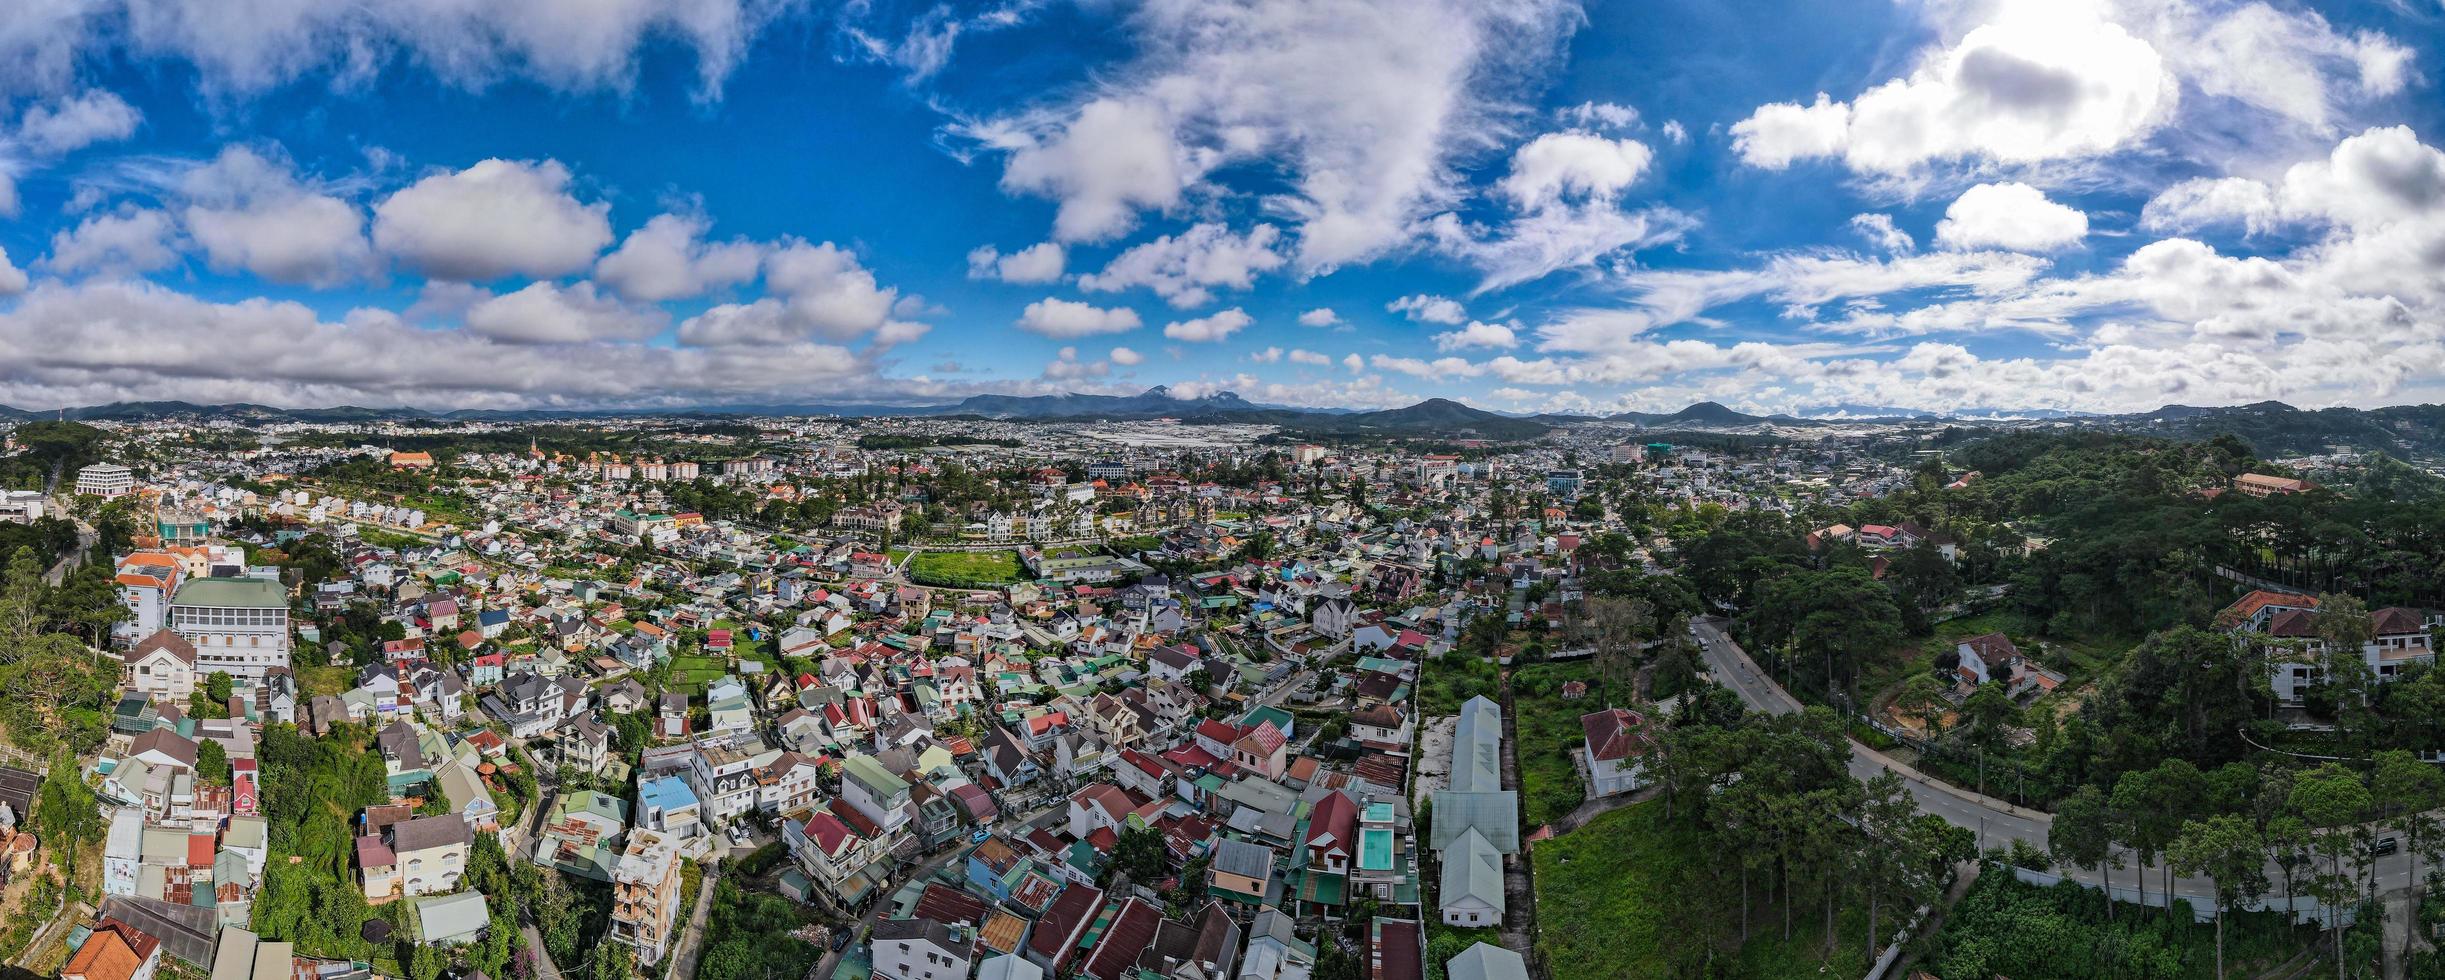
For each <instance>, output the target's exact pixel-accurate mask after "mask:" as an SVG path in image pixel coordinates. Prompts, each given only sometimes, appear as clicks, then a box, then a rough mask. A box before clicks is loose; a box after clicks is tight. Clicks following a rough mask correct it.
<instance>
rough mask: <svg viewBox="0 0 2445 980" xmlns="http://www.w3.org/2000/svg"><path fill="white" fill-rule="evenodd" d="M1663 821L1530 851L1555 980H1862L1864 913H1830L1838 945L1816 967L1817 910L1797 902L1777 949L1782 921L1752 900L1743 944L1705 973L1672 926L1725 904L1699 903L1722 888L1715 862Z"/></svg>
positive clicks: (1645, 806) (1697, 948)
mask: <svg viewBox="0 0 2445 980" xmlns="http://www.w3.org/2000/svg"><path fill="white" fill-rule="evenodd" d="M1663 815H1664V810H1663V804H1662V803H1653V802H1651V803H1641V804H1638V805H1636V806H1629V807H1624V808H1622V809H1619V810H1615V811H1613V812H1611V813H1608V814H1605V815H1604V816H1601V817H1598V818H1596V819H1595V820H1594V821H1592V822H1590V823H1589V824H1588V825H1587V826H1585V827H1581V828H1579V829H1578V830H1575V831H1572V832H1571V833H1568V834H1565V835H1563V836H1561V837H1556V838H1554V839H1552V840H1548V841H1545V842H1543V843H1539V844H1537V845H1536V849H1535V851H1534V860H1535V862H1536V882H1537V918H1538V933H1539V934H1538V936H1537V937H1536V938H1537V945H1538V948H1539V949H1540V950H1542V951H1543V953H1544V956H1545V960H1546V965H1547V967H1548V968H1549V969H1550V971H1551V974H1552V976H1553V980H1616V978H1650V977H1654V978H1661V977H1668V976H1683V975H1698V974H1705V975H1718V976H1739V977H1817V976H1827V977H1856V976H1863V975H1865V974H1866V973H1867V968H1868V957H1867V955H1866V953H1865V952H1864V950H1863V949H1862V947H1861V946H1860V937H1861V936H1862V935H1863V934H1864V933H1865V932H1866V930H1865V928H1864V927H1865V923H1864V922H1863V921H1862V920H1863V919H1864V918H1865V915H1864V913H1863V912H1861V911H1860V910H1858V909H1848V908H1846V909H1843V910H1842V911H1841V912H1840V914H1839V915H1838V916H1837V918H1836V923H1837V925H1836V935H1837V936H1838V937H1839V942H1838V943H1837V945H1836V946H1835V948H1834V952H1833V955H1832V957H1831V958H1825V957H1821V956H1819V955H1818V954H1819V952H1820V951H1821V950H1822V949H1823V948H1824V930H1823V925H1824V920H1823V916H1822V911H1821V909H1819V908H1818V907H1816V906H1815V905H1814V903H1813V902H1804V903H1803V905H1802V907H1801V908H1799V909H1798V910H1797V912H1796V914H1795V915H1794V916H1793V917H1792V919H1793V922H1792V924H1793V927H1794V928H1793V931H1792V935H1791V939H1790V940H1789V941H1788V942H1786V941H1784V940H1783V937H1782V930H1781V928H1780V926H1781V918H1780V913H1779V912H1777V911H1775V910H1773V909H1771V908H1769V907H1767V906H1766V904H1765V902H1764V900H1763V898H1762V897H1761V898H1758V899H1757V900H1756V902H1755V904H1754V905H1753V906H1752V907H1751V911H1750V914H1751V920H1750V921H1751V930H1750V939H1749V942H1748V943H1747V944H1746V945H1744V946H1742V947H1741V948H1740V949H1739V950H1737V951H1734V952H1725V953H1720V954H1718V955H1716V956H1715V958H1714V959H1713V960H1712V961H1711V962H1709V961H1708V960H1707V957H1706V950H1705V943H1704V939H1703V937H1698V936H1690V935H1684V934H1682V932H1681V930H1680V927H1679V926H1676V924H1675V923H1676V917H1685V916H1687V915H1688V914H1690V913H1689V911H1688V910H1689V909H1692V908H1700V907H1713V908H1721V907H1722V905H1723V904H1725V902H1726V899H1725V896H1724V895H1723V894H1721V893H1716V894H1708V895H1701V894H1699V893H1700V892H1701V891H1702V890H1708V889H1720V888H1724V887H1725V884H1724V883H1723V882H1721V881H1717V880H1714V875H1713V874H1712V873H1711V871H1710V869H1712V868H1713V867H1714V866H1715V865H1716V864H1717V863H1718V861H1717V859H1716V857H1715V856H1713V855H1709V854H1705V853H1703V849H1702V848H1701V846H1700V844H1699V842H1698V840H1697V839H1696V837H1695V835H1693V834H1692V833H1691V832H1689V831H1685V830H1678V829H1674V828H1671V827H1668V826H1666V825H1665V824H1664V823H1663ZM1728 891H1729V894H1730V898H1729V899H1728V902H1729V905H1730V911H1731V915H1732V916H1733V924H1732V925H1731V926H1730V927H1729V928H1728V929H1727V930H1726V931H1727V933H1728V934H1733V935H1736V934H1737V930H1738V924H1737V916H1738V915H1739V908H1740V905H1739V897H1738V896H1739V892H1738V890H1737V888H1736V887H1735V888H1731V889H1728ZM1710 914H1713V913H1710Z"/></svg>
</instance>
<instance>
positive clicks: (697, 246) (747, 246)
mask: <svg viewBox="0 0 2445 980" xmlns="http://www.w3.org/2000/svg"><path fill="white" fill-rule="evenodd" d="M711 227H712V222H711V221H709V220H707V219H706V218H704V217H703V216H701V215H693V214H658V215H655V216H654V217H653V218H652V219H650V220H648V221H646V223H645V225H644V226H643V227H641V228H638V229H637V230H635V231H632V232H629V233H628V238H627V239H626V240H624V241H622V242H621V243H620V247H619V248H617V249H615V250H613V251H612V252H611V254H609V255H605V256H603V258H602V260H601V261H598V262H596V263H595V264H594V278H595V280H596V281H598V282H601V283H602V284H603V285H605V286H608V287H610V288H611V289H612V291H614V292H617V293H619V294H620V295H622V296H625V297H627V298H629V299H632V300H636V301H639V302H646V303H658V302H661V301H663V300H672V299H687V298H690V297H695V296H702V295H704V294H705V293H707V292H710V291H713V290H716V289H722V288H724V287H728V286H735V285H738V284H739V283H743V282H746V281H748V280H750V279H754V278H755V277H756V269H757V267H758V266H760V265H762V264H763V262H764V250H763V249H762V248H760V247H758V246H757V245H756V244H755V243H753V242H750V241H747V240H746V239H743V238H734V239H731V240H730V241H727V242H709V241H706V240H704V239H705V232H706V231H708V230H710V229H711Z"/></svg>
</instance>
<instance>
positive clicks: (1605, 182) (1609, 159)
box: [1495, 132, 1655, 211]
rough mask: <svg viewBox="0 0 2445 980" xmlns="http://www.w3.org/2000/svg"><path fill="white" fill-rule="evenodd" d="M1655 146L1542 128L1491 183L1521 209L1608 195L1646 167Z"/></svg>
mask: <svg viewBox="0 0 2445 980" xmlns="http://www.w3.org/2000/svg"><path fill="white" fill-rule="evenodd" d="M1654 159H1655V152H1654V151H1652V150H1649V149H1648V148H1647V145H1646V144H1644V143H1641V142H1639V141H1637V140H1629V139H1619V140H1616V139H1606V138H1604V137H1602V136H1598V135H1596V134H1594V133H1587V132H1564V133H1547V134H1545V135H1543V136H1539V137H1537V138H1536V139H1534V140H1531V141H1529V143H1528V145H1526V146H1522V147H1520V148H1519V150H1518V151H1517V152H1515V153H1513V154H1512V155H1511V172H1510V173H1509V174H1507V175H1505V176H1504V177H1503V179H1502V180H1501V182H1499V183H1498V184H1496V185H1495V186H1496V187H1497V189H1499V190H1501V191H1502V193H1503V194H1504V195H1505V196H1507V197H1509V198H1510V199H1511V203H1512V205H1513V206H1515V207H1518V208H1519V209H1521V210H1523V211H1533V210H1536V209H1538V208H1544V207H1550V206H1553V205H1555V204H1558V203H1561V202H1562V201H1563V200H1564V199H1565V198H1569V197H1580V198H1600V199H1604V200H1611V199H1613V198H1615V197H1617V196H1619V195H1620V194H1621V192H1622V189H1623V188H1626V187H1628V186H1630V184H1631V183H1632V182H1634V181H1636V180H1638V179H1639V175H1641V174H1644V173H1646V172H1647V165H1648V164H1649V163H1650V162H1652V161H1653V160H1654Z"/></svg>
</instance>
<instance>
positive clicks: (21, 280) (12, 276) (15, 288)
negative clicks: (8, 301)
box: [0, 248, 26, 296]
mask: <svg viewBox="0 0 2445 980" xmlns="http://www.w3.org/2000/svg"><path fill="white" fill-rule="evenodd" d="M25 287H26V275H25V270H24V269H20V268H18V267H17V263H14V262H11V261H9V257H8V250H7V249H4V248H0V296H15V295H17V294H18V293H22V292H25Z"/></svg>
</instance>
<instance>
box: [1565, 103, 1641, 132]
mask: <svg viewBox="0 0 2445 980" xmlns="http://www.w3.org/2000/svg"><path fill="white" fill-rule="evenodd" d="M1557 115H1560V116H1561V117H1562V118H1564V119H1567V120H1569V121H1570V122H1571V123H1572V124H1574V125H1578V126H1584V127H1595V126H1603V127H1606V128H1609V129H1627V128H1629V127H1631V126H1635V125H1637V124H1638V110H1637V109H1634V108H1631V107H1629V106H1626V105H1616V104H1614V103H1611V102H1582V103H1579V104H1578V105H1575V106H1571V107H1570V108H1567V109H1563V110H1560V112H1558V113H1557Z"/></svg>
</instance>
